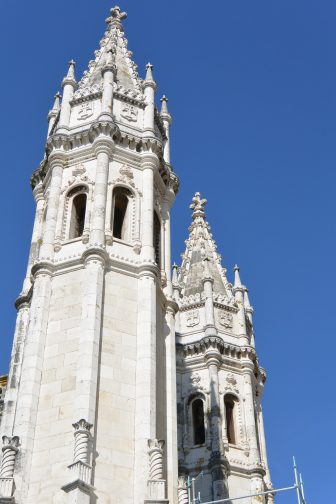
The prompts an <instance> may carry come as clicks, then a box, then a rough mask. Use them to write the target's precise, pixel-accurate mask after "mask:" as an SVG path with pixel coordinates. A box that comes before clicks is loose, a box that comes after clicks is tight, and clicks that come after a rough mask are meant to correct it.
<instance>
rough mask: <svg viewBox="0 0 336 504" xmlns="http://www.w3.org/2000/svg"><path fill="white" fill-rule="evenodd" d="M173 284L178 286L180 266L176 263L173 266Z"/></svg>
mask: <svg viewBox="0 0 336 504" xmlns="http://www.w3.org/2000/svg"><path fill="white" fill-rule="evenodd" d="M172 283H173V285H178V266H177V264H176V263H175V262H174V264H173V275H172Z"/></svg>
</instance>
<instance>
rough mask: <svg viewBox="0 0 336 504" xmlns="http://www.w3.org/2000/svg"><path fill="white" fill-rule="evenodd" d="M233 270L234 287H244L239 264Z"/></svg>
mask: <svg viewBox="0 0 336 504" xmlns="http://www.w3.org/2000/svg"><path fill="white" fill-rule="evenodd" d="M233 271H234V284H233V286H234V287H242V283H241V280H240V275H239V271H240V268H239V267H238V266H237V264H236V265H235V267H234V268H233Z"/></svg>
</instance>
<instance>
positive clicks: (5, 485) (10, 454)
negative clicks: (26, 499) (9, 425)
mask: <svg viewBox="0 0 336 504" xmlns="http://www.w3.org/2000/svg"><path fill="white" fill-rule="evenodd" d="M2 443H3V446H2V460H1V465H0V503H2V502H14V501H13V500H12V499H11V497H12V496H13V494H14V490H15V485H14V479H13V476H14V467H15V458H16V454H17V452H18V446H19V438H18V437H17V436H14V437H7V436H3V437H2ZM3 498H4V499H3Z"/></svg>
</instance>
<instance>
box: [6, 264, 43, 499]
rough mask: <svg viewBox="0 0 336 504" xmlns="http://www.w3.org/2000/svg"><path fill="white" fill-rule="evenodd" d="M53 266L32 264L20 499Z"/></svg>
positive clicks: (18, 427)
mask: <svg viewBox="0 0 336 504" xmlns="http://www.w3.org/2000/svg"><path fill="white" fill-rule="evenodd" d="M52 272H53V269H52V265H51V264H50V263H47V262H45V263H42V262H40V263H38V264H37V265H35V266H33V268H32V274H33V276H34V278H35V280H34V290H33V297H32V301H31V307H30V321H29V327H28V331H27V335H26V341H25V345H24V355H23V360H22V368H21V377H20V388H19V393H18V399H17V408H16V413H15V420H14V426H13V432H15V433H17V434H18V435H19V436H20V442H21V446H22V454H21V458H20V466H19V468H18V470H17V474H16V478H15V480H16V486H17V493H19V499H18V500H19V502H21V501H24V499H25V496H26V494H27V491H28V484H29V478H30V468H31V457H32V450H33V442H34V433H35V426H36V418H37V409H38V401H39V396H40V386H41V375H42V367H43V355H44V349H45V340H46V333H47V326H48V317H49V305H50V296H51V276H52Z"/></svg>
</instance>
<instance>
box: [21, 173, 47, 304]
mask: <svg viewBox="0 0 336 504" xmlns="http://www.w3.org/2000/svg"><path fill="white" fill-rule="evenodd" d="M33 195H34V199H35V202H36V212H35V219H34V227H33V233H32V240H31V245H30V251H29V258H28V265H27V272H26V276H25V279H24V281H23V287H22V292H21V295H25V294H27V292H28V291H29V289H30V287H31V279H30V272H31V267H32V265H33V264H34V261H35V260H36V259H37V258H38V254H39V248H40V243H41V239H42V231H43V213H44V205H45V199H44V194H43V187H42V182H40V183H39V184H37V186H36V187H35V188H34V190H33Z"/></svg>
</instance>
